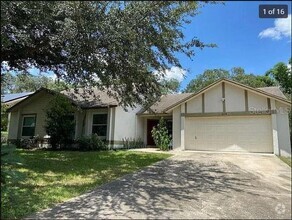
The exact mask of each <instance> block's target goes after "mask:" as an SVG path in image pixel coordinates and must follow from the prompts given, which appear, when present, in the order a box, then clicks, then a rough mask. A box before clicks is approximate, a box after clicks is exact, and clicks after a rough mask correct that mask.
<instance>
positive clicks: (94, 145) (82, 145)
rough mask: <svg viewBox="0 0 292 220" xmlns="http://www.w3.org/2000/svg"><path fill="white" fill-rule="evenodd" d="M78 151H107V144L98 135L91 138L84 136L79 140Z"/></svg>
mask: <svg viewBox="0 0 292 220" xmlns="http://www.w3.org/2000/svg"><path fill="white" fill-rule="evenodd" d="M76 148H77V150H83V151H90V150H106V148H107V145H106V143H105V142H104V141H103V140H101V139H100V138H99V137H98V135H97V134H92V135H90V136H83V137H81V138H79V139H78V140H77V144H76Z"/></svg>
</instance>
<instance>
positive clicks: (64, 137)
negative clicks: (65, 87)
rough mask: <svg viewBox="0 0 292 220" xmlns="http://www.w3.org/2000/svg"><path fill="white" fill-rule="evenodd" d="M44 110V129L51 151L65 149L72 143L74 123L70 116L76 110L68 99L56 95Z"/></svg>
mask: <svg viewBox="0 0 292 220" xmlns="http://www.w3.org/2000/svg"><path fill="white" fill-rule="evenodd" d="M48 106H49V108H48V109H47V110H46V124H45V129H46V132H47V134H48V135H49V136H50V144H51V145H52V148H53V149H57V148H61V149H65V148H68V147H70V145H71V144H72V143H73V138H74V137H73V135H74V131H75V121H74V120H72V117H70V116H72V114H73V113H74V111H75V110H76V109H75V108H74V107H73V105H72V103H71V102H70V101H69V100H68V98H66V97H64V96H62V95H56V96H55V97H54V98H53V99H52V100H51V101H50V104H49V105H48Z"/></svg>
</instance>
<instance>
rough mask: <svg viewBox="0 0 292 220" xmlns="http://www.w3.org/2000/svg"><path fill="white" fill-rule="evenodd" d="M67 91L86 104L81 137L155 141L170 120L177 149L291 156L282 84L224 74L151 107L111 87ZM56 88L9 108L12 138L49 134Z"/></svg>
mask: <svg viewBox="0 0 292 220" xmlns="http://www.w3.org/2000/svg"><path fill="white" fill-rule="evenodd" d="M82 91H83V90H82V89H79V92H78V93H77V94H76V95H74V96H73V95H72V94H73V90H71V91H66V92H63V94H65V95H67V96H68V97H69V98H71V99H72V100H74V102H75V103H77V105H79V106H80V108H81V109H82V111H76V112H75V115H74V118H75V121H76V127H75V138H78V137H80V136H82V135H90V134H92V133H97V134H98V135H99V136H100V137H101V138H103V139H105V140H107V141H108V143H109V144H110V145H112V146H116V147H118V146H121V145H122V140H123V138H135V139H137V138H141V139H142V140H143V141H144V143H145V144H146V145H154V142H153V139H152V136H151V130H152V128H153V126H155V125H156V124H157V123H158V120H159V118H160V117H164V119H166V120H167V126H168V129H169V131H170V133H171V134H172V145H173V149H175V150H196V151H231V152H233V151H235V152H254V153H256V152H259V153H274V154H276V155H285V156H287V155H291V143H290V132H289V121H288V111H289V110H290V109H291V102H290V101H288V100H287V98H286V97H285V96H284V95H283V93H282V92H281V91H280V89H279V88H278V87H265V88H257V89H255V88H252V87H249V86H246V85H243V84H240V83H237V82H234V81H231V80H228V79H221V80H218V81H216V82H214V83H213V84H211V85H209V86H207V87H205V88H203V89H202V90H201V91H199V92H197V93H182V94H170V95H165V96H162V97H161V99H160V100H159V101H157V102H156V103H154V104H153V105H152V106H151V107H150V108H148V109H141V107H136V108H134V109H130V108H129V109H123V108H122V107H121V106H119V104H118V103H117V101H116V100H115V99H114V98H112V97H109V96H108V94H107V93H106V92H103V91H100V90H97V89H95V90H94V91H93V93H92V94H90V95H89V98H88V97H87V99H86V100H87V101H86V100H85V99H84V98H83V97H82V95H79V94H82ZM53 95H54V92H52V91H50V90H47V89H40V90H38V91H36V92H35V93H33V94H30V95H29V96H28V97H27V98H25V99H23V100H21V101H20V102H18V103H17V104H15V105H13V106H12V107H11V108H9V109H8V111H9V134H8V139H10V140H12V139H19V138H29V137H30V136H32V135H39V136H45V135H46V131H45V129H44V123H45V111H44V110H45V109H47V108H48V103H49V100H50V99H51V98H52V97H53Z"/></svg>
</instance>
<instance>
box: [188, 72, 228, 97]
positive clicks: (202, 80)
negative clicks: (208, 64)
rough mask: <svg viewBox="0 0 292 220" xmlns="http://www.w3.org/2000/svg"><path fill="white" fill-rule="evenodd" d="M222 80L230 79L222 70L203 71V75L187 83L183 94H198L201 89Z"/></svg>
mask: <svg viewBox="0 0 292 220" xmlns="http://www.w3.org/2000/svg"><path fill="white" fill-rule="evenodd" d="M222 78H230V73H229V72H228V71H227V70H224V69H210V70H205V71H204V73H203V74H200V75H197V76H196V78H195V79H192V80H191V81H190V82H189V83H188V85H187V87H186V89H185V90H184V92H198V91H199V90H201V89H202V88H204V87H206V86H208V85H210V84H212V83H213V82H215V81H217V80H218V79H222Z"/></svg>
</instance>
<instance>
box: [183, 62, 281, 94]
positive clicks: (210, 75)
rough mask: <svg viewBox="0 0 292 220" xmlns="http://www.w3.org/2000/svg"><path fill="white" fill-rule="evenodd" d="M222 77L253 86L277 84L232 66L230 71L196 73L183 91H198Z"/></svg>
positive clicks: (267, 78)
mask: <svg viewBox="0 0 292 220" xmlns="http://www.w3.org/2000/svg"><path fill="white" fill-rule="evenodd" d="M222 78H226V79H231V80H234V81H236V82H239V83H242V84H245V85H248V86H251V87H254V88H259V87H266V86H274V85H276V84H277V82H276V81H275V80H274V79H272V78H271V77H269V76H259V75H254V74H252V73H250V74H246V73H245V70H244V69H243V68H241V67H234V68H232V69H231V70H230V71H228V70H224V69H211V70H206V71H204V73H203V74H200V75H197V76H196V78H195V79H192V80H191V81H190V82H189V83H188V85H187V87H186V89H185V90H184V92H198V91H199V90H200V89H202V88H204V87H206V86H208V85H210V84H212V83H213V82H215V81H217V80H218V79H222Z"/></svg>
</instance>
